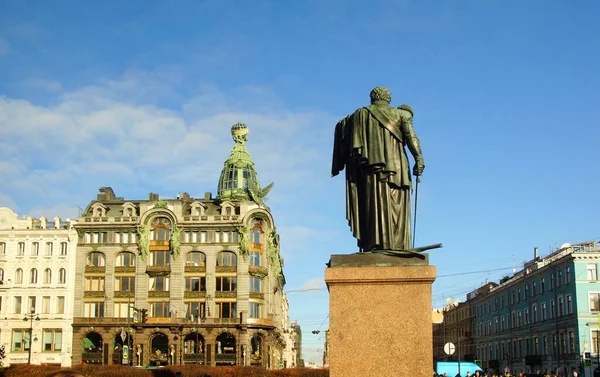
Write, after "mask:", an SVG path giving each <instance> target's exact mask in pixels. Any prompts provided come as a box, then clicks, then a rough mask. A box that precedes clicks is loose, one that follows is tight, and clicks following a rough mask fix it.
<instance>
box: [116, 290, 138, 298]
mask: <svg viewBox="0 0 600 377" xmlns="http://www.w3.org/2000/svg"><path fill="white" fill-rule="evenodd" d="M114 297H115V298H129V297H135V292H134V291H115V293H114Z"/></svg>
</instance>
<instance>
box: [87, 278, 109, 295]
mask: <svg viewBox="0 0 600 377" xmlns="http://www.w3.org/2000/svg"><path fill="white" fill-rule="evenodd" d="M84 290H85V291H86V292H103V291H104V276H87V277H86V278H85V288H84Z"/></svg>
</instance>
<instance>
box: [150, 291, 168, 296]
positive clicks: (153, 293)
mask: <svg viewBox="0 0 600 377" xmlns="http://www.w3.org/2000/svg"><path fill="white" fill-rule="evenodd" d="M170 294H171V292H169V291H149V292H148V297H152V298H157V297H162V298H165V297H169V296H170Z"/></svg>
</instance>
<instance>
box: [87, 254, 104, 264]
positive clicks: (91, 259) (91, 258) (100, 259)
mask: <svg viewBox="0 0 600 377" xmlns="http://www.w3.org/2000/svg"><path fill="white" fill-rule="evenodd" d="M85 265H86V266H94V267H104V266H105V265H106V264H105V261H104V254H102V253H99V252H97V251H93V252H91V253H89V254H88V257H87V260H86V262H85Z"/></svg>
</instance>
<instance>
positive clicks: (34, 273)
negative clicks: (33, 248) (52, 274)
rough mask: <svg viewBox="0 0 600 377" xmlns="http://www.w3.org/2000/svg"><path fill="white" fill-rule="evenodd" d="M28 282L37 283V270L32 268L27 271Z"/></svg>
mask: <svg viewBox="0 0 600 377" xmlns="http://www.w3.org/2000/svg"><path fill="white" fill-rule="evenodd" d="M29 283H30V284H37V270H36V269H35V268H32V269H31V271H29Z"/></svg>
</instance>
